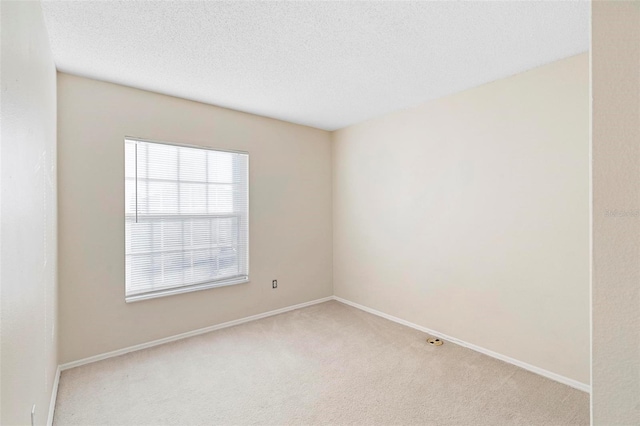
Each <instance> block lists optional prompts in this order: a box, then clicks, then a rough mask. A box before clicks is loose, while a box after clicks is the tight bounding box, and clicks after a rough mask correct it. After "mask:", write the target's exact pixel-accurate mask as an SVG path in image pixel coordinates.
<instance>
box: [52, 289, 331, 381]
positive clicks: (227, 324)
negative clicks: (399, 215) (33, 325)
mask: <svg viewBox="0 0 640 426" xmlns="http://www.w3.org/2000/svg"><path fill="white" fill-rule="evenodd" d="M329 300H333V296H328V297H323V298H322V299H316V300H312V301H310V302H304V303H299V304H297V305H292V306H287V307H286V308H281V309H276V310H274V311H269V312H264V313H262V314H257V315H252V316H250V317H245V318H240V319H237V320H233V321H228V322H223V323H222V324H217V325H212V326H210V327H205V328H200V329H198V330H193V331H188V332H186V333H181V334H176V335H175V336H169V337H165V338H164V339H158V340H153V341H151V342H146V343H141V344H139V345H134V346H129V347H127V348H122V349H118V350H115V351H111V352H107V353H103V354H99V355H94V356H90V357H88V358H83V359H79V360H77V361H72V362H68V363H66V364H62V365H60V367H59V369H60V371H64V370H68V369H70V368H74V367H79V366H81V365H85V364H90V363H92V362H96V361H102V360H103V359H107V358H113V357H115V356H120V355H124V354H127V353H129V352H135V351H139V350H142V349H147V348H151V347H153V346H158V345H162V344H164V343H169V342H174V341H176V340H181V339H186V338H188V337H192V336H197V335H199V334H204V333H209V332H211V331H215V330H220V329H222V328H227V327H233V326H234V325H239V324H244V323H246V322H250V321H255V320H259V319H261V318H266V317H270V316H273V315H278V314H282V313H284V312H289V311H293V310H296V309H300V308H306V307H307V306H311V305H317V304H318V303H323V302H328V301H329Z"/></svg>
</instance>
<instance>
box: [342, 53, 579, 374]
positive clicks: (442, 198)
mask: <svg viewBox="0 0 640 426" xmlns="http://www.w3.org/2000/svg"><path fill="white" fill-rule="evenodd" d="M333 203H334V213H333V215H334V216H333V220H334V276H333V278H334V292H335V295H336V296H339V297H343V298H345V299H348V300H351V301H353V302H356V303H360V304H362V305H365V306H368V307H371V308H374V309H377V310H379V311H382V312H385V313H387V314H390V315H393V316H396V317H399V318H402V319H405V320H407V321H410V322H413V323H415V324H418V325H421V326H423V327H427V328H430V329H433V330H436V331H439V332H441V333H445V334H447V335H450V336H452V337H456V338H458V339H461V340H464V341H466V342H469V343H472V344H475V345H478V346H480V347H484V348H486V349H490V350H492V351H495V352H498V353H500V354H502V355H506V356H509V357H512V358H515V359H517V360H519V361H523V362H526V363H529V364H532V365H534V366H536V367H539V368H543V369H546V370H548V371H551V372H553V373H557V374H560V375H562V376H565V377H567V378H570V379H573V380H576V381H579V382H582V383H584V384H588V383H589V370H590V369H589V363H590V360H589V63H588V55H587V54H586V53H585V54H582V55H578V56H575V57H571V58H568V59H565V60H561V61H558V62H555V63H552V64H549V65H546V66H543V67H540V68H537V69H534V70H532V71H529V72H525V73H522V74H519V75H516V76H513V77H511V78H507V79H504V80H499V81H496V82H493V83H490V84H486V85H484V86H481V87H478V88H475V89H472V90H468V91H465V92H462V93H459V94H456V95H453V96H449V97H446V98H443V99H439V100H436V101H433V102H430V103H427V104H425V105H423V106H420V107H417V108H413V109H409V110H404V111H401V112H397V113H393V114H390V115H386V116H384V117H382V118H378V119H375V120H371V121H368V122H365V123H362V124H358V125H355V126H352V127H349V128H346V129H343V130H340V131H338V132H336V133H335V134H334V136H333Z"/></svg>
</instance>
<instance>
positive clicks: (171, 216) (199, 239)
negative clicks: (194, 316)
mask: <svg viewBox="0 0 640 426" xmlns="http://www.w3.org/2000/svg"><path fill="white" fill-rule="evenodd" d="M248 166H249V155H248V154H247V153H240V152H226V151H216V150H212V149H204V148H196V147H188V146H178V145H170V144H165V143H156V142H148V141H142V140H136V139H132V138H126V139H125V234H126V235H125V264H126V266H125V273H126V278H125V283H126V284H125V288H126V292H125V295H126V301H127V302H132V301H136V300H143V299H149V298H153V297H159V296H165V295H169V294H176V293H183V292H187V291H193V290H200V289H204V288H211V287H219V286H224V285H231V284H238V283H242V282H247V281H248V280H249V238H248V235H249V222H248V220H249V212H248V207H249V197H248V193H249V188H248V186H249V182H248V175H249V172H248V169H249V167H248Z"/></svg>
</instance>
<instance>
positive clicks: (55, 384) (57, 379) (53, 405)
mask: <svg viewBox="0 0 640 426" xmlns="http://www.w3.org/2000/svg"><path fill="white" fill-rule="evenodd" d="M59 383H60V366H58V368H57V369H56V377H55V378H54V379H53V387H52V388H51V401H50V402H49V415H48V416H47V426H52V425H53V415H54V413H55V411H56V399H57V398H58V384H59Z"/></svg>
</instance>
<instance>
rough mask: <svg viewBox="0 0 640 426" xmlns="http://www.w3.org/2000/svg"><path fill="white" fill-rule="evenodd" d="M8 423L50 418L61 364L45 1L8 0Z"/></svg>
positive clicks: (52, 86)
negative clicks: (58, 353) (54, 387)
mask: <svg viewBox="0 0 640 426" xmlns="http://www.w3.org/2000/svg"><path fill="white" fill-rule="evenodd" d="M1 14H2V18H1V27H2V48H1V51H2V108H1V111H2V113H1V116H2V144H1V150H2V156H1V162H0V164H1V166H0V167H1V173H0V175H1V178H0V181H1V182H2V189H1V197H0V198H1V199H2V207H1V209H0V217H1V219H2V225H1V227H0V235H1V236H0V259H1V261H2V266H1V269H0V284H1V286H0V288H1V290H0V291H1V299H2V302H1V308H2V310H1V312H2V313H1V316H0V324H1V332H0V334H1V342H0V346H1V348H2V349H1V351H0V353H1V364H2V367H1V372H0V375H1V376H2V404H1V415H0V424H3V425H16V424H22V425H27V424H31V407H32V406H33V405H34V404H35V405H36V411H35V424H37V425H43V424H46V422H47V416H48V412H49V402H50V398H51V391H52V386H53V381H54V378H55V373H56V368H57V364H58V363H57V354H56V352H57V349H56V347H57V336H56V334H57V329H56V261H57V259H56V252H57V247H56V170H55V168H56V70H55V66H54V63H53V59H52V57H51V51H50V48H49V39H48V36H47V32H46V28H45V26H44V21H43V19H42V11H41V8H40V3H39V2H5V1H3V2H2V6H1Z"/></svg>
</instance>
